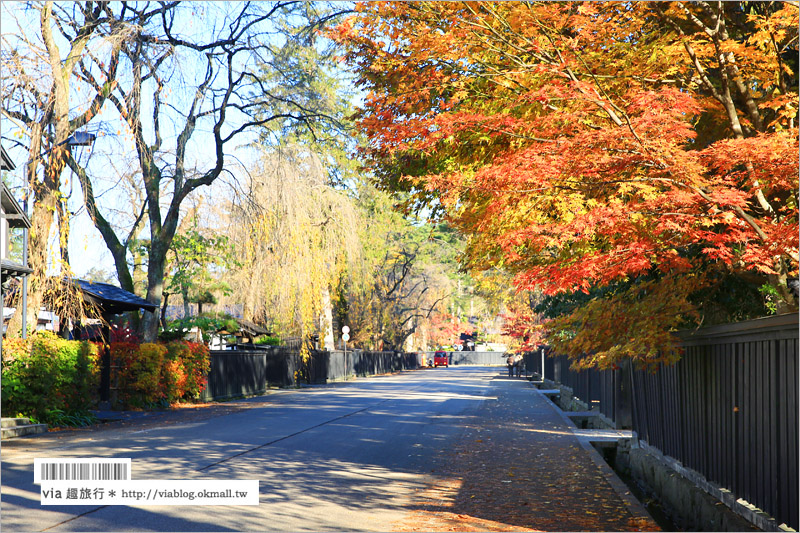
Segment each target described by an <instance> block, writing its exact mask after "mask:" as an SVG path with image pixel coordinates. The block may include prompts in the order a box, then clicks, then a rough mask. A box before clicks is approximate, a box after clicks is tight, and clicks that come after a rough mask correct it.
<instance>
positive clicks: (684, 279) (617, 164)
mask: <svg viewBox="0 0 800 533" xmlns="http://www.w3.org/2000/svg"><path fill="white" fill-rule="evenodd" d="M357 8H358V10H359V13H358V14H357V15H355V16H353V17H351V18H349V19H347V20H346V21H345V22H344V23H342V24H341V25H340V26H339V27H338V28H337V29H336V31H335V32H334V33H333V34H332V35H333V37H334V38H335V39H337V40H338V41H339V42H341V43H343V44H344V45H345V46H346V49H347V53H346V57H345V59H346V61H348V63H349V64H350V65H351V66H352V67H353V68H354V69H355V70H356V72H357V76H358V83H360V84H361V86H362V87H363V88H364V89H365V91H366V92H367V94H366V97H365V99H364V103H363V106H362V108H361V110H360V112H359V114H358V124H359V126H360V128H361V129H362V130H363V132H364V133H365V134H366V136H367V139H368V144H367V145H366V146H365V147H364V148H363V155H364V157H365V159H366V161H368V163H369V164H370V166H371V168H372V169H373V171H374V173H375V175H376V177H377V178H378V180H379V181H380V183H381V184H382V185H383V186H384V187H386V188H388V189H392V190H403V191H407V192H408V193H410V197H411V198H412V200H411V202H410V206H411V207H413V206H414V205H413V204H416V206H417V207H419V206H421V205H426V206H433V207H434V209H437V210H438V211H439V212H441V213H443V214H444V216H445V217H446V218H448V219H449V221H450V222H451V223H453V224H454V225H456V226H457V227H458V228H459V229H460V230H461V231H463V232H464V233H465V234H466V235H468V236H470V242H469V245H468V247H467V252H466V254H465V257H464V266H465V267H466V268H469V269H477V270H481V269H486V268H492V267H502V268H504V269H508V270H510V271H512V272H514V273H516V277H515V286H516V288H517V289H518V290H533V289H536V288H540V289H541V290H543V291H544V293H545V294H557V293H563V292H570V291H584V292H588V291H590V290H591V289H592V288H594V287H602V286H610V285H614V284H616V285H614V286H618V287H619V288H618V289H617V290H613V291H609V292H607V293H606V294H605V295H604V296H603V297H602V298H596V299H593V300H590V301H589V302H588V303H586V304H585V305H582V306H580V307H578V308H577V309H575V310H573V311H572V312H570V313H568V314H566V315H564V316H562V317H559V318H557V319H556V320H554V321H553V322H551V323H550V324H549V326H548V337H547V338H548V341H549V342H550V343H551V344H553V345H554V346H555V347H556V348H557V349H558V350H559V351H561V352H562V353H568V354H569V355H571V356H573V357H574V358H575V360H576V364H577V366H590V365H596V366H599V367H608V366H611V365H613V364H615V362H616V361H617V360H618V359H620V358H622V357H632V358H634V359H635V360H637V361H640V362H642V363H644V364H657V363H659V362H664V361H674V360H675V359H676V358H677V357H678V356H679V353H680V351H679V349H678V348H677V343H676V338H675V337H674V336H673V335H672V334H671V333H670V332H671V331H672V330H674V329H676V328H677V327H679V326H682V325H685V324H687V321H688V322H692V321H694V322H700V321H702V318H703V317H702V316H701V312H700V307H699V306H698V304H697V303H696V301H695V300H696V298H695V300H693V298H692V297H693V295H695V296H696V294H697V292H698V291H699V290H701V289H702V288H704V287H707V286H708V285H709V284H711V283H713V280H714V279H715V277H716V276H717V275H718V274H719V273H723V274H724V275H733V276H739V277H741V278H742V279H748V280H755V281H756V282H757V283H763V284H768V285H769V286H770V287H772V290H773V292H775V293H776V294H777V296H778V301H777V307H778V310H779V311H787V310H791V309H796V308H797V301H796V299H795V297H794V296H793V295H792V293H791V292H790V290H789V288H788V286H787V281H788V280H789V279H791V278H792V277H796V276H797V268H798V207H797V206H798V198H797V181H798V180H797V175H798V129H797V120H798V93H797V42H798V40H797V39H798V31H797V27H798V8H797V6H796V5H793V4H790V3H769V4H767V3H753V2H717V3H707V2H693V3H683V2H641V3H640V2H631V3H611V2H608V3H605V2H591V3H590V2H564V3H561V2H558V3H550V2H525V3H518V2H501V3H494V2H465V3H451V2H422V3H405V2H375V3H370V2H367V3H362V4H358V6H357ZM520 316H526V315H525V314H521V315H520Z"/></svg>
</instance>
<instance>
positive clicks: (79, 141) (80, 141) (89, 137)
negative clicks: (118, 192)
mask: <svg viewBox="0 0 800 533" xmlns="http://www.w3.org/2000/svg"><path fill="white" fill-rule="evenodd" d="M95 139H97V135H95V134H94V133H88V132H85V131H76V132H75V133H73V134H72V135H70V136H69V137H67V138H66V139H65V140H63V141H61V142H60V143H58V144H56V145H55V146H52V147H51V148H50V149H48V150H45V151H44V152H42V153H41V154H39V157H41V156H43V155H45V154H48V153H50V152H52V151H53V150H54V149H56V148H57V147H59V146H61V145H64V144H66V145H67V147H73V146H91V145H92V143H94V140H95ZM29 187H30V183H28V180H25V197H24V198H23V200H22V209H23V210H24V211H25V215H26V216H27V214H28V195H29V194H30V190H29ZM22 242H23V245H22V262H23V264H24V265H25V266H28V228H25V229H24V230H23V231H22ZM36 316H37V317H38V316H39V312H38V310H37V312H36ZM34 327H35V326H34ZM27 335H28V276H25V277H23V278H22V338H23V339H24V338H26V337H27Z"/></svg>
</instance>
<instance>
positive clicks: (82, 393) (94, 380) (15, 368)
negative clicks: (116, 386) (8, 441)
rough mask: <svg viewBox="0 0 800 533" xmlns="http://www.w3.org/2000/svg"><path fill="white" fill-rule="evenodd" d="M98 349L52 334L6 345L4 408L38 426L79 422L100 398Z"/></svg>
mask: <svg viewBox="0 0 800 533" xmlns="http://www.w3.org/2000/svg"><path fill="white" fill-rule="evenodd" d="M99 353H100V351H99V346H98V345H97V344H95V343H90V342H86V341H68V340H65V339H62V338H60V337H57V336H56V335H55V334H54V333H52V332H49V331H37V332H35V333H33V334H32V335H30V336H29V337H28V338H27V339H20V338H9V339H5V340H4V341H3V362H2V372H3V383H2V410H3V414H4V415H5V416H17V415H21V416H26V417H30V418H33V419H34V420H36V421H38V422H44V423H48V424H55V425H59V421H62V420H69V419H70V418H75V419H77V418H80V417H82V416H83V415H85V414H86V412H87V411H88V409H89V408H91V407H92V405H93V404H94V403H95V401H96V400H97V388H98V385H99V380H100V371H99V368H100V360H99V359H100V358H99Z"/></svg>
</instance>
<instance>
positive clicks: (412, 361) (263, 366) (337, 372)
mask: <svg viewBox="0 0 800 533" xmlns="http://www.w3.org/2000/svg"><path fill="white" fill-rule="evenodd" d="M420 363H421V361H420V357H419V356H418V355H417V354H416V353H408V354H406V353H399V352H364V351H361V350H354V351H349V350H348V352H347V353H345V352H343V351H334V352H326V351H312V352H311V354H310V358H309V360H308V362H307V363H306V364H303V362H302V360H301V358H300V352H299V350H295V349H292V348H287V347H280V346H279V347H272V348H266V349H258V350H212V351H211V370H210V372H209V375H208V387H206V390H205V392H204V393H203V399H204V400H206V401H208V400H224V399H229V398H239V397H243V396H252V395H256V394H263V393H264V392H265V391H266V390H267V389H268V388H278V387H293V386H295V385H297V384H299V383H314V384H320V383H327V382H328V381H332V380H339V379H345V378H347V377H351V376H371V375H377V374H385V373H388V372H396V371H399V370H408V369H413V368H419V366H420Z"/></svg>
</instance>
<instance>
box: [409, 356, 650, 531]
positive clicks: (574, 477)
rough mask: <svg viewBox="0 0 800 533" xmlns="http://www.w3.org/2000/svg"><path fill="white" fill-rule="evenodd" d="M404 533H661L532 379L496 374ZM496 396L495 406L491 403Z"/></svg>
mask: <svg viewBox="0 0 800 533" xmlns="http://www.w3.org/2000/svg"><path fill="white" fill-rule="evenodd" d="M491 384H492V390H491V391H490V392H489V394H488V397H487V401H486V402H484V404H483V406H482V407H481V408H480V409H479V410H478V411H477V412H476V413H475V416H474V417H473V418H472V419H471V420H470V421H468V422H467V429H466V431H465V433H464V435H463V437H462V439H461V441H460V442H459V444H458V445H457V446H456V447H455V449H452V450H450V451H444V464H443V465H442V469H441V470H440V471H439V470H437V471H436V472H434V473H433V475H435V476H436V477H437V478H440V479H444V480H445V481H440V482H437V483H436V484H435V485H434V486H431V487H429V488H428V489H426V490H424V491H423V492H421V493H420V495H419V499H418V501H417V502H416V504H415V506H414V511H413V513H412V514H411V516H410V517H409V518H408V519H406V520H403V522H402V523H400V524H398V527H397V529H398V530H401V531H475V530H482V531H659V530H660V529H659V528H658V526H657V525H656V523H655V521H654V520H653V519H652V518H651V517H650V516H649V515H648V514H647V512H646V511H645V510H644V508H643V507H642V506H641V504H639V502H638V501H637V500H635V498H633V496H631V495H630V493H628V494H626V492H627V487H625V485H624V484H622V483H621V481H620V480H619V479H618V478H617V477H616V476H615V475H614V474H613V472H612V471H611V469H610V468H609V467H608V465H606V464H605V463H604V462H602V460H598V459H599V454H598V455H596V456H594V457H593V455H592V452H590V451H589V450H587V449H586V448H585V447H584V446H582V445H581V443H580V442H579V440H578V437H577V436H576V435H575V434H574V433H573V431H572V430H573V429H574V427H573V426H570V425H569V424H568V422H567V421H566V420H565V419H564V417H563V416H562V415H561V414H560V413H559V412H558V410H557V408H556V407H555V406H553V405H552V404H551V403H550V402H549V401H548V400H547V399H546V398H545V397H544V396H543V395H542V394H540V393H539V391H538V390H537V389H535V388H534V387H533V386H532V385H531V384H530V383H529V382H528V381H526V380H522V379H514V378H507V377H505V376H502V374H501V372H498V376H497V377H496V378H494V379H493V380H492V381H491ZM492 397H496V398H497V399H496V400H493V399H491V398H492Z"/></svg>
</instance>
